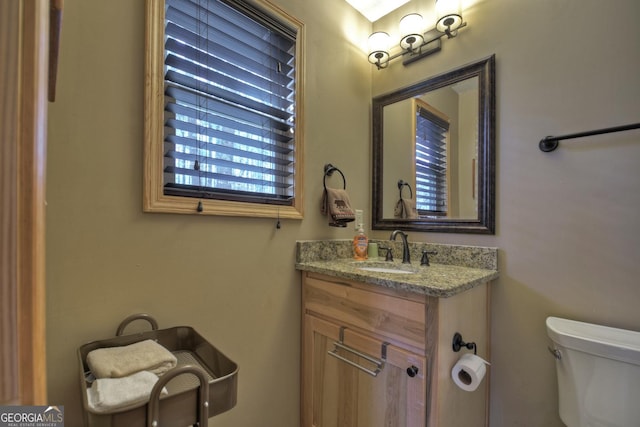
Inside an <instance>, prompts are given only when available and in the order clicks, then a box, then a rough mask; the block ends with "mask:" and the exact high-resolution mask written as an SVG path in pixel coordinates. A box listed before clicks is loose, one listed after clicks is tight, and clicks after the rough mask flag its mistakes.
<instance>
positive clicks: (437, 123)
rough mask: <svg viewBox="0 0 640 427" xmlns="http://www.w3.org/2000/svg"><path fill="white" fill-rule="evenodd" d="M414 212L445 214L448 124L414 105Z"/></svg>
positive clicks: (439, 115) (426, 106)
mask: <svg viewBox="0 0 640 427" xmlns="http://www.w3.org/2000/svg"><path fill="white" fill-rule="evenodd" d="M415 114H416V137H415V147H416V149H415V153H416V209H417V211H418V214H420V215H421V216H422V215H426V216H434V215H437V216H444V215H446V214H447V208H448V201H447V198H448V196H447V194H448V192H447V174H448V169H449V168H448V156H447V140H448V139H449V120H448V119H447V117H446V116H445V115H444V114H442V113H441V112H439V111H437V110H435V109H434V108H433V107H431V106H430V105H429V104H426V103H424V102H421V101H416V111H415Z"/></svg>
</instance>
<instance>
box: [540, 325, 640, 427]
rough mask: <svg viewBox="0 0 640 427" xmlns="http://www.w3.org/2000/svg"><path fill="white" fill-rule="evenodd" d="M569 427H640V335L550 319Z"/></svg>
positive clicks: (562, 405)
mask: <svg viewBox="0 0 640 427" xmlns="http://www.w3.org/2000/svg"><path fill="white" fill-rule="evenodd" d="M547 334H548V335H549V338H551V340H552V341H553V343H554V344H553V348H551V347H550V350H552V351H553V352H554V353H555V355H556V368H557V369H556V371H557V374H558V395H559V396H558V397H559V405H560V418H561V419H562V421H563V422H564V423H565V424H566V425H567V426H568V427H640V332H634V331H628V330H624V329H616V328H610V327H607V326H601V325H594V324H590V323H583V322H577V321H574V320H567V319H560V318H558V317H548V318H547Z"/></svg>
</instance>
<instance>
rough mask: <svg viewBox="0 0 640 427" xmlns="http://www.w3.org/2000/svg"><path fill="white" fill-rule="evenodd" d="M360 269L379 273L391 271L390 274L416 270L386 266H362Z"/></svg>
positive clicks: (412, 272)
mask: <svg viewBox="0 0 640 427" xmlns="http://www.w3.org/2000/svg"><path fill="white" fill-rule="evenodd" d="M358 270H364V271H375V272H377V273H390V274H414V273H415V271H410V270H399V269H396V268H384V267H361V268H358Z"/></svg>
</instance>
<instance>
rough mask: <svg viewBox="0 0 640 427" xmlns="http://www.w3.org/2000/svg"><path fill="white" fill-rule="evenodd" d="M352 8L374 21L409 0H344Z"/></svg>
mask: <svg viewBox="0 0 640 427" xmlns="http://www.w3.org/2000/svg"><path fill="white" fill-rule="evenodd" d="M346 1H347V3H349V4H350V5H351V6H352V7H353V8H354V9H356V10H357V11H358V12H360V13H361V14H363V15H364V17H365V18H367V19H368V20H369V21H371V22H375V21H377V20H378V19H380V18H382V17H383V16H384V15H386V14H388V13H390V12H392V11H394V10H396V9H397V8H399V7H400V6H402V5H403V4H405V3H408V2H409V0H346Z"/></svg>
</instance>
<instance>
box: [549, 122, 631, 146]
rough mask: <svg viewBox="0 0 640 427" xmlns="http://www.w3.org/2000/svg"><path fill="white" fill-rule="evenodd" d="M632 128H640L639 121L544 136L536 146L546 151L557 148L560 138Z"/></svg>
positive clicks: (579, 136)
mask: <svg viewBox="0 0 640 427" xmlns="http://www.w3.org/2000/svg"><path fill="white" fill-rule="evenodd" d="M632 129H640V123H632V124H630V125H623V126H614V127H611V128H604V129H597V130H590V131H586V132H578V133H571V134H568V135H562V136H547V137H546V138H543V139H541V140H540V143H539V144H538V147H539V148H540V150H541V151H544V152H545V153H548V152H550V151H553V150H555V149H556V148H558V144H559V142H558V141H560V140H562V139H573V138H582V137H584V136H593V135H601V134H603V133H612V132H622V131H625V130H632Z"/></svg>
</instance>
